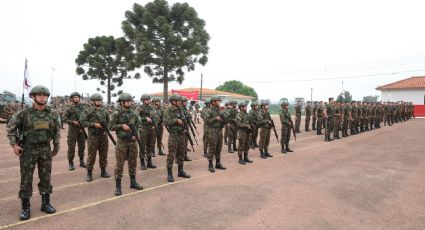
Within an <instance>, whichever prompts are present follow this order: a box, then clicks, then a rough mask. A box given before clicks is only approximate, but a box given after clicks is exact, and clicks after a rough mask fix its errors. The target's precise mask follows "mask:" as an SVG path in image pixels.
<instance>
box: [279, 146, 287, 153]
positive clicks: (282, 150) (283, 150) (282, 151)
mask: <svg viewBox="0 0 425 230" xmlns="http://www.w3.org/2000/svg"><path fill="white" fill-rule="evenodd" d="M280 152H281V153H285V154H286V149H285V145H282V149H281V150H280Z"/></svg>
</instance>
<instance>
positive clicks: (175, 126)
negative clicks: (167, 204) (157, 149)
mask: <svg viewBox="0 0 425 230" xmlns="http://www.w3.org/2000/svg"><path fill="white" fill-rule="evenodd" d="M170 101H171V106H170V107H168V108H167V109H166V110H165V111H164V124H165V125H166V126H167V127H168V130H169V134H170V135H169V136H168V155H167V174H168V176H167V180H168V182H174V177H173V162H174V158H175V159H176V161H177V166H178V176H179V177H183V178H190V175H189V174H187V173H186V172H185V171H184V170H183V164H184V153H185V152H186V149H187V148H186V147H187V141H185V136H186V135H185V134H184V132H185V129H184V127H183V125H184V123H183V119H186V118H185V117H183V116H184V114H183V113H182V112H181V106H182V102H181V101H182V98H181V97H180V96H178V95H175V94H173V95H171V96H170Z"/></svg>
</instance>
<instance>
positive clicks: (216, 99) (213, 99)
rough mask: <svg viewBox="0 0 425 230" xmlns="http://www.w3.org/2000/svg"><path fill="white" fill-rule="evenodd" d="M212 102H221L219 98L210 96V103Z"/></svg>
mask: <svg viewBox="0 0 425 230" xmlns="http://www.w3.org/2000/svg"><path fill="white" fill-rule="evenodd" d="M213 101H221V98H220V97H219V96H212V97H211V102H213Z"/></svg>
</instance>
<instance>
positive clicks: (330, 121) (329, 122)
mask: <svg viewBox="0 0 425 230" xmlns="http://www.w3.org/2000/svg"><path fill="white" fill-rule="evenodd" d="M334 114H335V111H334V106H333V105H332V103H328V104H327V105H326V115H327V118H326V135H325V141H332V139H331V132H333V131H334Z"/></svg>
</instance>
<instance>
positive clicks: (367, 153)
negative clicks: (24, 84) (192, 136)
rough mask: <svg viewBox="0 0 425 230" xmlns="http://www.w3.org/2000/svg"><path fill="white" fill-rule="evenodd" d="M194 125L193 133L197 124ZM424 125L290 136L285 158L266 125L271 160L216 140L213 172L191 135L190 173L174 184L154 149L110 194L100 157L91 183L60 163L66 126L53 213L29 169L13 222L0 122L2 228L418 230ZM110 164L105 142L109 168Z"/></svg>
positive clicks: (423, 198)
mask: <svg viewBox="0 0 425 230" xmlns="http://www.w3.org/2000/svg"><path fill="white" fill-rule="evenodd" d="M274 120H275V123H276V124H279V122H278V119H277V117H274ZM301 127H303V126H301ZM197 128H198V130H199V132H200V133H201V131H202V123H201V124H197ZM277 128H278V133H279V136H280V127H277ZM424 130H425V119H412V120H410V121H408V122H404V123H398V124H395V125H393V126H391V127H388V126H383V128H381V129H377V130H373V131H369V132H365V133H362V134H359V135H355V136H350V137H347V138H344V139H342V140H337V141H333V142H329V143H328V142H325V141H324V136H323V135H322V136H317V135H316V134H315V132H314V131H310V132H307V133H306V132H303V133H301V134H298V136H297V141H294V140H293V136H292V137H291V145H290V147H291V148H292V149H293V150H294V151H295V152H293V153H289V154H287V155H285V154H282V153H280V145H279V144H278V143H277V141H276V138H275V137H274V134H273V132H272V136H271V147H270V152H271V153H272V155H274V157H273V158H268V159H266V160H264V159H261V158H260V157H259V152H258V149H256V150H253V149H251V150H250V152H249V153H250V156H251V159H252V160H254V163H253V164H247V165H240V164H239V163H238V157H237V153H227V151H226V150H227V148H225V146H223V150H222V162H223V164H224V165H225V166H226V167H227V170H224V171H222V170H217V171H216V173H210V172H209V171H208V168H207V166H208V162H207V160H206V159H205V158H204V157H203V156H202V138H201V136H198V137H197V141H198V143H199V145H198V146H195V153H192V152H189V156H190V157H191V158H192V159H193V161H192V162H185V170H186V172H188V173H189V174H191V176H192V178H190V179H182V178H179V177H177V172H176V171H177V166H176V165H175V167H174V176H175V179H176V182H174V183H168V182H167V179H166V168H165V163H166V157H164V156H158V155H157V156H156V157H155V158H153V159H154V163H155V164H156V165H157V166H158V168H156V169H153V170H152V169H150V170H146V171H141V169H140V164H138V168H137V170H138V171H137V173H138V174H137V180H138V182H139V183H141V184H142V185H143V186H144V190H141V191H136V190H132V189H130V188H129V184H130V182H129V176H128V174H126V175H125V176H124V178H123V182H122V183H123V195H122V196H119V197H116V196H114V194H113V193H114V189H115V180H114V178H108V179H103V178H102V179H101V178H100V169H99V166H98V162H96V165H95V170H94V172H93V177H94V181H92V182H86V181H85V176H86V170H85V169H83V168H79V167H78V168H76V170H75V171H69V170H68V160H67V157H66V151H67V147H66V129H65V130H62V140H61V150H60V152H59V154H58V156H56V157H55V158H54V162H53V172H52V184H53V194H52V197H51V201H52V205H53V206H54V207H55V208H56V209H57V212H56V213H55V214H52V215H46V214H45V213H43V212H41V211H40V202H41V201H40V196H39V195H38V189H37V183H38V176H37V171H36V172H35V174H34V175H35V176H34V182H33V187H34V194H33V197H32V198H31V211H32V213H31V219H30V220H29V221H19V212H20V208H21V207H20V205H21V204H20V200H19V199H18V190H19V180H20V176H19V159H18V157H16V156H15V155H14V154H13V152H12V149H11V147H10V146H9V144H8V141H7V139H6V131H5V124H0V149H1V155H0V191H1V193H0V229H2V228H11V229H425V147H424V138H425V131H424ZM163 143H164V145H165V146H167V135H166V134H165V137H164V141H163ZM86 156H87V155H86ZM114 166H115V155H114V148H113V145H112V143H110V148H109V155H108V168H107V169H108V172H109V173H110V174H113V171H114ZM124 172H126V173H127V172H128V171H127V163H126V167H125V171H124Z"/></svg>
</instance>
